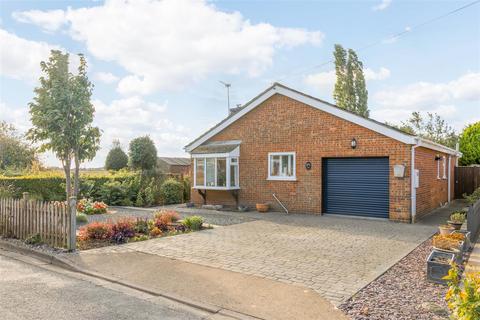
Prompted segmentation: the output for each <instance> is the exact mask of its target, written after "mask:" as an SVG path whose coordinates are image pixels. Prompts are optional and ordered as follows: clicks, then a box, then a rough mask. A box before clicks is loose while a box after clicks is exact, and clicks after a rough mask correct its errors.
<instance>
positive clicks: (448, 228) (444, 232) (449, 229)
mask: <svg viewBox="0 0 480 320" xmlns="http://www.w3.org/2000/svg"><path fill="white" fill-rule="evenodd" d="M453 230H455V229H454V228H453V227H452V226H451V225H445V224H444V225H441V226H438V231H439V232H440V234H441V235H444V236H446V235H447V234H450V233H452V231H453Z"/></svg>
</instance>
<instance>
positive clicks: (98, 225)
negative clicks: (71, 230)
mask: <svg viewBox="0 0 480 320" xmlns="http://www.w3.org/2000/svg"><path fill="white" fill-rule="evenodd" d="M112 235H113V231H112V225H111V224H110V223H107V222H100V221H95V222H92V223H90V224H88V225H86V226H85V227H82V228H80V238H81V239H83V240H106V239H110V238H111V237H112Z"/></svg>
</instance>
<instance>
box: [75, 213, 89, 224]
mask: <svg viewBox="0 0 480 320" xmlns="http://www.w3.org/2000/svg"><path fill="white" fill-rule="evenodd" d="M87 222H88V218H87V215H86V214H85V213H77V223H87Z"/></svg>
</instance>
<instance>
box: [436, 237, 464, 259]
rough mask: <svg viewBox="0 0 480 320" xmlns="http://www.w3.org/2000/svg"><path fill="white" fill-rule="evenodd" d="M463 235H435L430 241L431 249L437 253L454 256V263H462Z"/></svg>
mask: <svg viewBox="0 0 480 320" xmlns="http://www.w3.org/2000/svg"><path fill="white" fill-rule="evenodd" d="M464 240H465V235H463V234H460V233H457V234H447V235H436V236H434V237H433V239H432V245H433V248H434V249H436V250H437V251H444V252H449V253H452V254H454V255H455V257H456V262H457V263H462V261H463V249H464Z"/></svg>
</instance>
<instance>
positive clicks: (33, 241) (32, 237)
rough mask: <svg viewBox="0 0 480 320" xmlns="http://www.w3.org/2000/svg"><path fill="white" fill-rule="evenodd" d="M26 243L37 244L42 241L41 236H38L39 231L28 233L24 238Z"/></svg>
mask: <svg viewBox="0 0 480 320" xmlns="http://www.w3.org/2000/svg"><path fill="white" fill-rule="evenodd" d="M25 243H26V244H31V245H38V244H41V243H42V237H41V236H40V233H35V234H32V235H30V236H29V237H27V238H26V239H25Z"/></svg>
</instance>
